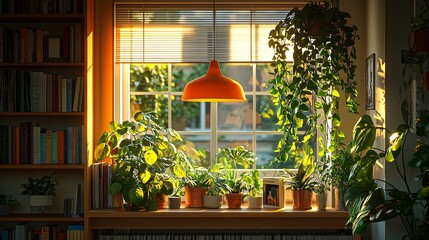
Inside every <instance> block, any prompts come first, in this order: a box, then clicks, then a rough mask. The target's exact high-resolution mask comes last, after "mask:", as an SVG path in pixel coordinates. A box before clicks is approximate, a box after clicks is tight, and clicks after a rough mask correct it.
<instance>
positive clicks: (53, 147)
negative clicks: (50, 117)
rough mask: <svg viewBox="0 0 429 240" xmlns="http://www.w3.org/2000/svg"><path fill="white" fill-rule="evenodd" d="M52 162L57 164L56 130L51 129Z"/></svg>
mask: <svg viewBox="0 0 429 240" xmlns="http://www.w3.org/2000/svg"><path fill="white" fill-rule="evenodd" d="M51 156H52V164H58V132H57V131H52V154H51Z"/></svg>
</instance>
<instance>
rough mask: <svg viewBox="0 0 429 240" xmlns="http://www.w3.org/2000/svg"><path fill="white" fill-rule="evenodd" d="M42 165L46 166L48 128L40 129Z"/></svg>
mask: <svg viewBox="0 0 429 240" xmlns="http://www.w3.org/2000/svg"><path fill="white" fill-rule="evenodd" d="M40 164H46V128H41V129H40Z"/></svg>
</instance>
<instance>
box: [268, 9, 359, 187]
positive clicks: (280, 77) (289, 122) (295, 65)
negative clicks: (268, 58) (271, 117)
mask: <svg viewBox="0 0 429 240" xmlns="http://www.w3.org/2000/svg"><path fill="white" fill-rule="evenodd" d="M350 17H351V16H350V15H349V14H348V13H346V12H343V11H340V10H339V9H338V8H337V7H332V6H331V5H330V4H329V3H328V2H321V3H316V2H309V3H307V4H306V5H305V6H304V7H303V8H302V9H299V8H294V9H292V10H291V11H290V12H288V13H287V15H286V17H285V19H284V20H282V21H280V22H279V23H278V24H277V26H276V27H275V28H274V29H273V30H271V31H270V34H269V46H270V48H273V49H274V56H273V63H272V67H273V69H274V72H272V73H271V74H272V75H273V78H272V79H271V80H270V84H271V89H270V94H271V96H272V100H273V102H274V103H275V104H277V105H278V106H279V108H278V111H277V118H278V122H277V125H278V130H279V131H281V132H283V136H282V138H281V139H280V141H279V143H278V146H277V150H276V151H277V152H278V155H277V157H276V158H275V160H274V163H283V162H285V161H288V160H289V159H291V160H295V161H296V162H297V163H299V162H300V161H301V160H302V159H301V158H302V157H301V156H303V155H304V154H305V155H307V156H308V155H314V156H315V155H316V154H315V153H314V150H313V149H314V146H316V143H318V144H319V152H318V154H319V157H320V159H321V160H320V161H319V162H318V164H317V165H318V166H317V168H318V172H319V173H320V174H319V175H320V177H321V179H319V181H320V182H323V183H327V184H329V180H330V177H329V176H330V158H331V157H332V156H333V155H335V154H336V146H338V145H339V144H343V143H342V141H343V140H344V138H345V136H344V133H343V132H342V131H341V130H340V126H341V116H340V114H339V103H340V100H341V99H344V100H345V102H346V105H347V109H348V111H350V112H352V113H357V112H358V103H357V101H356V97H357V89H356V81H355V80H354V77H355V70H356V65H355V64H354V62H353V60H355V59H356V49H355V42H356V40H357V39H358V38H359V36H358V35H357V33H356V31H357V27H356V26H355V25H348V21H347V19H348V18H350ZM288 51H293V59H288V58H287V54H286V53H287V52H288ZM318 130H319V131H320V133H321V135H320V136H319V137H317V131H318ZM316 138H317V139H316ZM309 146H313V147H309ZM304 151H305V152H304Z"/></svg>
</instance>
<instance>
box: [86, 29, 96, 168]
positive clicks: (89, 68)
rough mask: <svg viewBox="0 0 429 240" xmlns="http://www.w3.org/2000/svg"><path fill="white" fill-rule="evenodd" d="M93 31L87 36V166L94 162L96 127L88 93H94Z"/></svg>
mask: <svg viewBox="0 0 429 240" xmlns="http://www.w3.org/2000/svg"><path fill="white" fill-rule="evenodd" d="M92 41H93V32H90V33H88V36H87V38H86V42H87V44H86V45H87V49H86V55H87V57H86V58H87V61H86V64H87V65H86V91H87V94H86V95H85V96H88V97H87V98H86V106H85V109H86V122H85V125H86V136H87V137H86V139H87V142H86V149H87V154H86V156H87V157H88V163H89V164H87V166H91V164H90V163H92V154H91V153H92V146H93V145H92V140H93V133H94V128H93V122H94V119H93V115H92V113H93V102H92V97H89V96H92V95H91V94H88V93H92V92H93V89H92V85H93V65H92V61H93V59H92V58H93V55H92V52H93V49H92V46H93V42H92Z"/></svg>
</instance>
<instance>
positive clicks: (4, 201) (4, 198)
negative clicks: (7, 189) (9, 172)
mask: <svg viewBox="0 0 429 240" xmlns="http://www.w3.org/2000/svg"><path fill="white" fill-rule="evenodd" d="M0 205H8V206H17V205H19V201H18V199H17V198H16V197H15V196H13V195H11V194H4V193H0Z"/></svg>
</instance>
